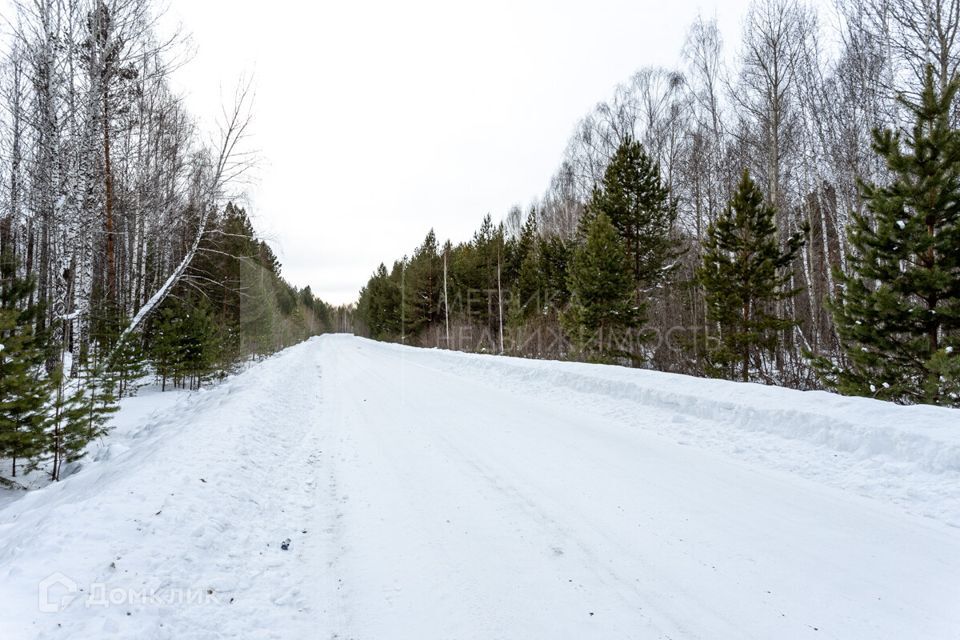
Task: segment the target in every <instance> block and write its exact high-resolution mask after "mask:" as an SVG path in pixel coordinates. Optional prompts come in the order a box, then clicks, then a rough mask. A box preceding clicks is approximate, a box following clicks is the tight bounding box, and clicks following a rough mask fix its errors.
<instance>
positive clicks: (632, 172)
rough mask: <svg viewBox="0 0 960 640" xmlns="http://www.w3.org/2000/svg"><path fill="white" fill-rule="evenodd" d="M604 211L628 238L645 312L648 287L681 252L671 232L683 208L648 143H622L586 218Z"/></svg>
mask: <svg viewBox="0 0 960 640" xmlns="http://www.w3.org/2000/svg"><path fill="white" fill-rule="evenodd" d="M601 213H603V214H606V216H607V217H608V218H609V219H610V222H611V223H612V224H613V226H614V227H616V229H617V231H618V232H619V233H620V237H621V238H623V241H624V245H625V249H626V252H627V256H628V258H629V271H630V273H631V274H632V276H633V287H634V289H635V293H636V304H637V307H638V308H639V309H640V312H641V318H644V316H645V307H646V305H645V303H646V295H645V294H644V291H645V290H648V289H650V288H652V287H655V286H657V285H658V284H660V283H661V282H662V281H663V279H664V278H665V276H666V274H667V272H668V271H669V266H670V265H668V264H667V263H668V261H669V260H670V259H671V258H673V257H676V256H677V253H676V251H675V243H674V241H673V238H672V237H671V232H672V230H673V225H674V223H675V221H676V219H677V208H676V203H675V202H674V201H673V198H672V196H671V195H670V189H669V187H667V185H666V184H664V182H663V179H662V178H661V175H660V167H659V166H658V165H657V163H656V162H654V160H653V159H652V158H650V156H648V155H647V153H646V151H645V150H644V148H643V145H641V144H640V143H639V142H637V141H635V140H633V139H632V138H631V137H629V136H628V137H627V139H626V140H624V141H623V142H622V143H621V144H620V146H619V147H617V150H616V152H615V153H614V155H613V157H612V158H611V159H610V164H608V165H607V168H606V171H604V175H603V180H602V181H601V183H600V185H599V186H598V187H597V188H596V189H594V192H593V197H592V199H591V201H590V204H589V206H588V208H587V214H586V216H584V224H585V225H588V224H589V221H590V220H591V219H592V218H593V217H595V216H596V215H598V214H601Z"/></svg>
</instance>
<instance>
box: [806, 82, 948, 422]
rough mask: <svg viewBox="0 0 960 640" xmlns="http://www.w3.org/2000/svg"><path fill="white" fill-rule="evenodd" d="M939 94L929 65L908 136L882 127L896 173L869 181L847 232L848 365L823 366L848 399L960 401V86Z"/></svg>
mask: <svg viewBox="0 0 960 640" xmlns="http://www.w3.org/2000/svg"><path fill="white" fill-rule="evenodd" d="M958 82H960V81H958V79H957V78H954V79H953V80H952V81H951V82H950V83H949V84H948V85H947V86H946V87H945V88H944V90H943V91H942V92H940V91H938V89H937V82H936V80H935V78H934V73H933V69H932V68H931V67H928V68H927V71H926V78H925V82H924V87H923V91H922V93H921V95H920V99H919V101H918V102H916V103H913V102H910V101H908V100H907V99H905V98H902V97H901V99H900V101H901V103H902V104H903V105H904V106H905V107H906V108H907V110H908V111H909V112H910V113H911V114H912V116H913V121H914V122H913V127H912V129H911V131H909V132H903V133H901V132H894V131H893V130H890V129H887V130H884V131H875V132H874V140H873V148H874V150H875V151H876V152H877V153H878V154H879V155H880V156H881V157H882V158H883V159H884V161H885V162H886V165H887V167H888V168H889V170H890V173H891V174H892V180H891V182H890V183H889V184H887V185H879V184H868V183H862V184H861V185H860V188H861V195H862V197H863V200H864V203H865V205H866V211H865V212H864V213H855V214H854V216H853V224H852V226H851V228H850V230H849V234H848V235H849V240H850V247H851V249H852V251H851V255H850V256H849V272H848V273H846V274H845V273H842V272H838V273H837V279H838V282H839V284H840V292H839V295H838V296H837V300H836V301H835V303H834V304H833V305H832V309H833V314H834V320H835V323H836V327H837V333H838V335H839V337H840V341H841V345H842V347H843V352H844V356H845V360H844V362H843V363H841V366H837V365H835V364H833V363H830V362H827V361H826V360H825V359H821V360H820V361H819V368H820V370H821V372H822V374H823V376H824V378H825V379H826V381H827V383H828V384H830V385H832V386H834V387H835V388H837V389H838V390H839V391H840V392H842V393H849V394H857V395H872V396H875V397H879V398H883V399H888V400H894V401H897V402H911V403H912V402H922V403H934V404H951V405H957V404H960V396H958V395H957V387H958V384H960V382H958V377H957V376H958V373H960V364H958V358H960V352H958V349H960V131H958V130H957V129H955V128H953V127H952V126H951V124H950V113H951V106H952V105H953V103H954V100H955V97H956V94H957V91H958V87H960V84H958Z"/></svg>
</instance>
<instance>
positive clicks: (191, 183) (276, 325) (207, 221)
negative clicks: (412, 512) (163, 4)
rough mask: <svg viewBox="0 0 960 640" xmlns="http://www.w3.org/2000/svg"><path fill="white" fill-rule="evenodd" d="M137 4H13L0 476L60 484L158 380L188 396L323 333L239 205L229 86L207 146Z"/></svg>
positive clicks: (173, 63)
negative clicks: (145, 386) (45, 478)
mask: <svg viewBox="0 0 960 640" xmlns="http://www.w3.org/2000/svg"><path fill="white" fill-rule="evenodd" d="M160 15H161V13H160V8H159V7H158V6H157V4H156V3H154V2H151V1H150V0H36V1H33V0H30V1H28V0H23V1H21V2H17V3H15V4H14V5H13V9H12V13H11V14H9V15H7V16H5V18H6V19H7V23H8V27H9V29H10V30H11V31H12V33H11V35H10V37H9V39H8V40H9V42H7V47H6V48H5V51H4V53H3V60H2V71H0V103H2V107H3V108H2V110H0V114H2V116H0V145H2V147H0V148H2V153H0V184H2V187H0V459H4V460H5V462H4V463H3V467H2V469H0V482H3V483H4V484H9V483H12V482H15V481H13V480H12V479H13V478H16V477H17V476H18V475H22V474H23V472H24V471H31V470H36V469H42V470H43V471H44V472H46V473H48V474H49V476H50V477H51V478H52V479H54V480H56V479H59V478H60V476H61V472H62V470H63V469H65V468H67V466H69V465H71V464H73V463H75V462H76V461H77V460H78V459H79V458H81V457H82V456H83V455H84V452H85V451H86V446H87V444H88V443H89V442H91V441H92V440H95V439H97V438H99V437H100V436H102V435H103V434H104V433H105V430H106V428H107V426H106V425H107V418H108V417H109V415H110V414H111V413H112V412H113V411H115V410H116V406H117V401H118V398H120V397H122V396H124V395H127V394H130V393H133V392H134V391H135V389H136V386H137V384H138V383H139V382H140V381H143V380H145V379H148V378H147V377H146V376H149V375H151V374H152V375H154V376H155V378H156V379H157V382H158V383H159V384H160V385H161V386H162V388H163V389H168V388H177V387H183V388H191V389H196V388H199V387H200V386H201V385H202V384H205V383H206V382H208V381H211V380H215V379H219V378H222V377H223V376H225V375H226V374H227V373H229V372H231V371H233V370H234V369H235V368H236V367H237V366H238V365H240V364H241V363H242V362H244V361H245V360H249V359H250V358H259V357H263V356H265V355H267V354H270V353H273V352H275V351H277V350H279V349H282V348H284V347H286V346H289V345H291V344H293V343H295V342H298V341H300V340H303V339H305V338H306V337H308V336H311V335H315V334H317V333H320V332H323V331H327V330H330V329H331V328H332V323H333V322H334V320H335V318H334V315H333V314H334V310H333V309H332V308H331V307H330V306H329V305H327V304H325V303H324V302H322V301H321V300H319V299H318V298H317V297H316V296H315V295H314V294H313V293H312V292H311V291H310V288H309V287H307V288H304V289H297V288H295V287H293V286H291V285H290V284H288V283H287V282H286V281H285V280H284V279H283V278H282V276H281V269H280V264H279V262H278V260H277V257H276V255H275V254H274V252H273V250H272V249H271V248H270V246H269V245H268V244H267V243H266V242H265V241H264V240H263V239H262V238H260V237H258V236H257V234H256V232H255V230H254V228H253V225H252V223H251V219H250V216H249V215H248V213H247V211H246V210H245V209H244V207H243V206H241V205H240V204H238V203H237V202H238V201H234V199H233V198H234V196H235V195H239V190H238V187H239V186H241V183H242V178H243V176H244V175H245V174H246V172H247V171H248V170H249V169H250V168H251V167H252V166H253V164H254V161H255V158H254V157H253V156H252V155H251V152H250V151H249V150H248V145H247V140H246V139H247V137H248V133H249V128H248V127H249V123H250V118H251V104H250V102H251V89H250V87H249V85H244V84H241V85H240V87H239V88H238V90H237V92H236V96H235V101H234V103H233V104H228V105H225V107H224V110H223V114H222V119H221V121H220V123H219V130H218V132H216V135H215V136H214V137H213V139H212V140H210V139H209V136H208V135H207V133H208V132H206V131H203V130H202V129H201V128H200V127H199V125H198V124H197V120H196V119H195V117H194V116H193V115H192V114H190V113H188V112H187V111H186V110H185V108H184V106H183V101H182V99H181V97H180V96H178V95H176V94H175V93H174V92H173V90H172V89H171V87H170V77H171V74H172V73H174V72H175V71H176V70H177V69H178V68H179V67H180V66H181V65H182V64H184V63H185V60H184V59H183V58H184V56H183V52H184V51H185V46H184V37H183V35H182V34H179V33H174V34H172V35H170V34H163V33H160V31H159V29H158V26H157V25H158V19H159V16H160Z"/></svg>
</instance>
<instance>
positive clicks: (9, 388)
mask: <svg viewBox="0 0 960 640" xmlns="http://www.w3.org/2000/svg"><path fill="white" fill-rule="evenodd" d="M0 278H2V282H0V456H2V457H5V458H10V460H11V466H10V473H11V476H13V477H16V475H17V466H18V463H20V464H21V466H22V465H23V464H29V462H30V461H31V459H33V458H34V457H35V456H37V455H38V454H39V453H40V452H41V451H42V449H43V431H44V427H45V426H46V414H45V407H46V403H47V399H48V397H49V393H50V385H49V381H48V378H47V377H46V375H45V372H44V371H43V362H44V360H45V357H44V355H45V354H44V350H43V341H42V339H40V338H39V337H38V336H37V335H35V333H34V329H33V323H34V320H35V318H36V314H37V308H36V306H34V305H31V304H30V298H31V293H32V292H33V288H34V284H33V281H32V280H30V279H27V278H21V277H19V276H18V275H17V265H16V260H15V259H14V258H13V257H12V256H11V255H9V254H4V255H0Z"/></svg>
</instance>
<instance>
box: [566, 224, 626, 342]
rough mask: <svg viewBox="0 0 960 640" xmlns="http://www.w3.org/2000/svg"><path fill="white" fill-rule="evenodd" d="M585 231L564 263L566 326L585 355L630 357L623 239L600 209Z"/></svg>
mask: <svg viewBox="0 0 960 640" xmlns="http://www.w3.org/2000/svg"><path fill="white" fill-rule="evenodd" d="M585 233H586V238H585V240H584V242H583V244H582V245H581V246H580V247H578V248H577V250H576V251H575V252H574V254H573V260H572V264H571V266H570V273H569V287H570V292H571V303H570V306H569V307H568V309H567V312H566V314H565V321H566V325H567V328H568V330H569V331H570V332H571V333H572V334H573V340H574V342H575V344H576V345H577V346H578V347H579V348H580V350H581V351H583V352H585V353H586V354H588V355H593V356H594V357H597V358H598V359H600V360H609V359H611V358H619V357H628V358H630V359H631V360H636V359H637V353H636V350H635V348H634V344H635V341H636V340H637V335H635V333H634V330H635V329H636V327H637V326H638V324H639V318H638V309H637V306H636V302H635V300H634V290H633V283H632V280H631V277H630V267H629V261H628V259H627V253H626V250H625V248H624V246H623V241H622V239H621V238H620V235H619V234H618V233H617V230H616V228H615V227H614V226H613V224H612V223H611V222H610V219H609V218H607V216H606V214H604V213H600V214H597V215H596V216H594V217H593V219H592V220H591V221H590V222H589V223H588V224H587V226H586V229H585Z"/></svg>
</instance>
